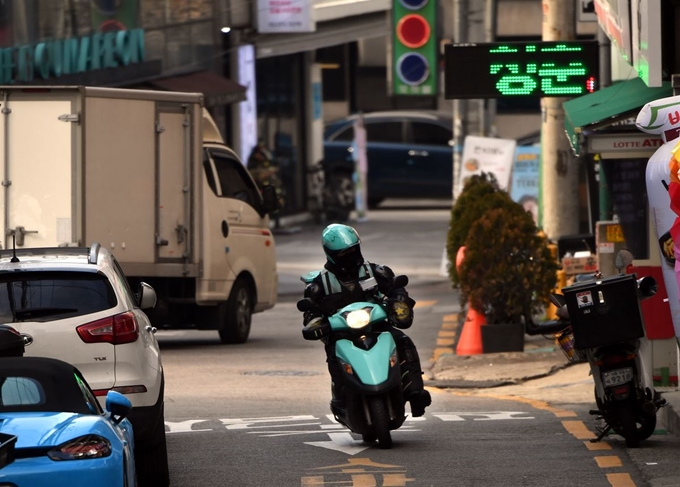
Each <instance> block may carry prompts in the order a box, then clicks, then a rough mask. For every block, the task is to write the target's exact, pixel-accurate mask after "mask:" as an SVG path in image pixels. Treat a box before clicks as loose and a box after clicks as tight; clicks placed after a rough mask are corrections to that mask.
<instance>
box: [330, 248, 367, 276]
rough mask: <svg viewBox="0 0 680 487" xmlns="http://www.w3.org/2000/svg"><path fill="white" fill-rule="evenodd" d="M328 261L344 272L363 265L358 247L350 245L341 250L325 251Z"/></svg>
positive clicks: (362, 258)
mask: <svg viewBox="0 0 680 487" xmlns="http://www.w3.org/2000/svg"><path fill="white" fill-rule="evenodd" d="M327 254H328V258H329V260H330V261H331V262H332V263H333V264H335V265H336V266H338V267H339V268H341V269H342V270H344V271H347V272H350V271H355V270H357V269H358V268H359V267H360V266H361V264H363V263H364V257H363V256H362V255H361V248H360V247H359V245H358V244H357V245H352V246H351V247H348V248H346V249H343V250H338V251H327Z"/></svg>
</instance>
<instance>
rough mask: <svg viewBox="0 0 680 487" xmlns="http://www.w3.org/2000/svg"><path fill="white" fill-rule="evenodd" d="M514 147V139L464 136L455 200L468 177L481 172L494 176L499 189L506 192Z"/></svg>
mask: <svg viewBox="0 0 680 487" xmlns="http://www.w3.org/2000/svg"><path fill="white" fill-rule="evenodd" d="M516 147H517V141H516V140H514V139H498V138H495V137H477V136H475V135H468V136H466V137H465V142H464V145H463V166H462V167H461V168H460V177H459V178H457V181H458V184H456V185H455V188H454V190H455V191H454V196H455V197H456V198H457V197H458V195H460V192H461V191H462V190H463V186H464V185H465V182H466V181H467V180H468V179H469V178H470V177H472V176H473V175H475V174H480V173H482V172H487V173H492V174H493V175H494V176H496V180H497V181H498V185H499V187H500V188H501V189H502V190H507V189H508V187H509V186H510V172H511V170H512V162H513V160H514V158H515V148H516ZM454 179H455V178H454Z"/></svg>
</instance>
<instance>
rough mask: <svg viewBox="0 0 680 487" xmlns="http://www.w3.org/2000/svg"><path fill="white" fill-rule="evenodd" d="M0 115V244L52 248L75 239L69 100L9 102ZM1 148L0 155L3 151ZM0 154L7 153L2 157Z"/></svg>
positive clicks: (72, 135) (74, 192)
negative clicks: (0, 223)
mask: <svg viewBox="0 0 680 487" xmlns="http://www.w3.org/2000/svg"><path fill="white" fill-rule="evenodd" d="M2 108H3V109H8V111H6V112H5V113H3V114H2V115H0V141H1V142H0V148H1V149H0V157H2V158H3V171H4V175H3V176H2V177H3V181H6V183H3V187H2V192H3V194H2V196H0V218H2V221H3V227H2V231H1V233H0V242H1V244H2V247H3V248H12V237H11V236H6V235H8V233H10V234H14V235H15V237H16V245H17V247H24V246H26V247H54V246H57V245H60V244H68V243H71V242H73V241H74V240H75V238H76V237H75V231H74V227H73V223H74V220H75V207H74V205H73V203H72V202H73V201H75V200H76V188H75V187H74V184H73V182H72V181H73V175H74V173H75V171H76V168H75V167H74V164H75V163H74V158H73V157H72V156H73V147H74V146H75V140H76V137H75V135H76V134H75V130H76V127H77V126H78V125H77V124H75V123H71V121H70V120H69V118H68V116H69V115H71V114H72V113H74V112H75V110H74V109H73V108H72V101H71V100H69V99H66V98H65V99H63V100H45V99H41V100H13V99H12V98H11V97H10V99H9V102H8V104H7V106H6V107H2ZM5 148H6V149H7V151H5V150H4V149H5ZM3 154H7V155H6V156H4V155H3Z"/></svg>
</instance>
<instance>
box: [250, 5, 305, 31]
mask: <svg viewBox="0 0 680 487" xmlns="http://www.w3.org/2000/svg"><path fill="white" fill-rule="evenodd" d="M315 30H316V21H315V18H314V5H313V3H312V0H257V31H258V32H260V33H263V34H280V33H285V32H314V31H315Z"/></svg>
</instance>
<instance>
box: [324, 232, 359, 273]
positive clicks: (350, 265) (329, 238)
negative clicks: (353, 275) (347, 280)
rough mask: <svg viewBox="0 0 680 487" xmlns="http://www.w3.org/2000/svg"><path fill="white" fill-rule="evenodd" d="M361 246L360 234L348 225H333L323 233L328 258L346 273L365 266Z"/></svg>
mask: <svg viewBox="0 0 680 487" xmlns="http://www.w3.org/2000/svg"><path fill="white" fill-rule="evenodd" d="M360 244H361V239H360V238H359V234H358V233H357V231H356V230H354V229H353V228H352V227H350V226H348V225H341V224H339V223H333V224H331V225H328V226H327V227H326V228H325V229H324V231H323V232H322V233H321V245H322V246H323V251H324V252H325V254H326V258H327V259H328V261H329V262H331V263H332V264H335V265H336V266H338V267H340V268H341V269H343V270H345V271H352V270H356V269H358V268H359V266H361V264H363V262H364V258H363V256H362V255H361V246H360Z"/></svg>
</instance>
